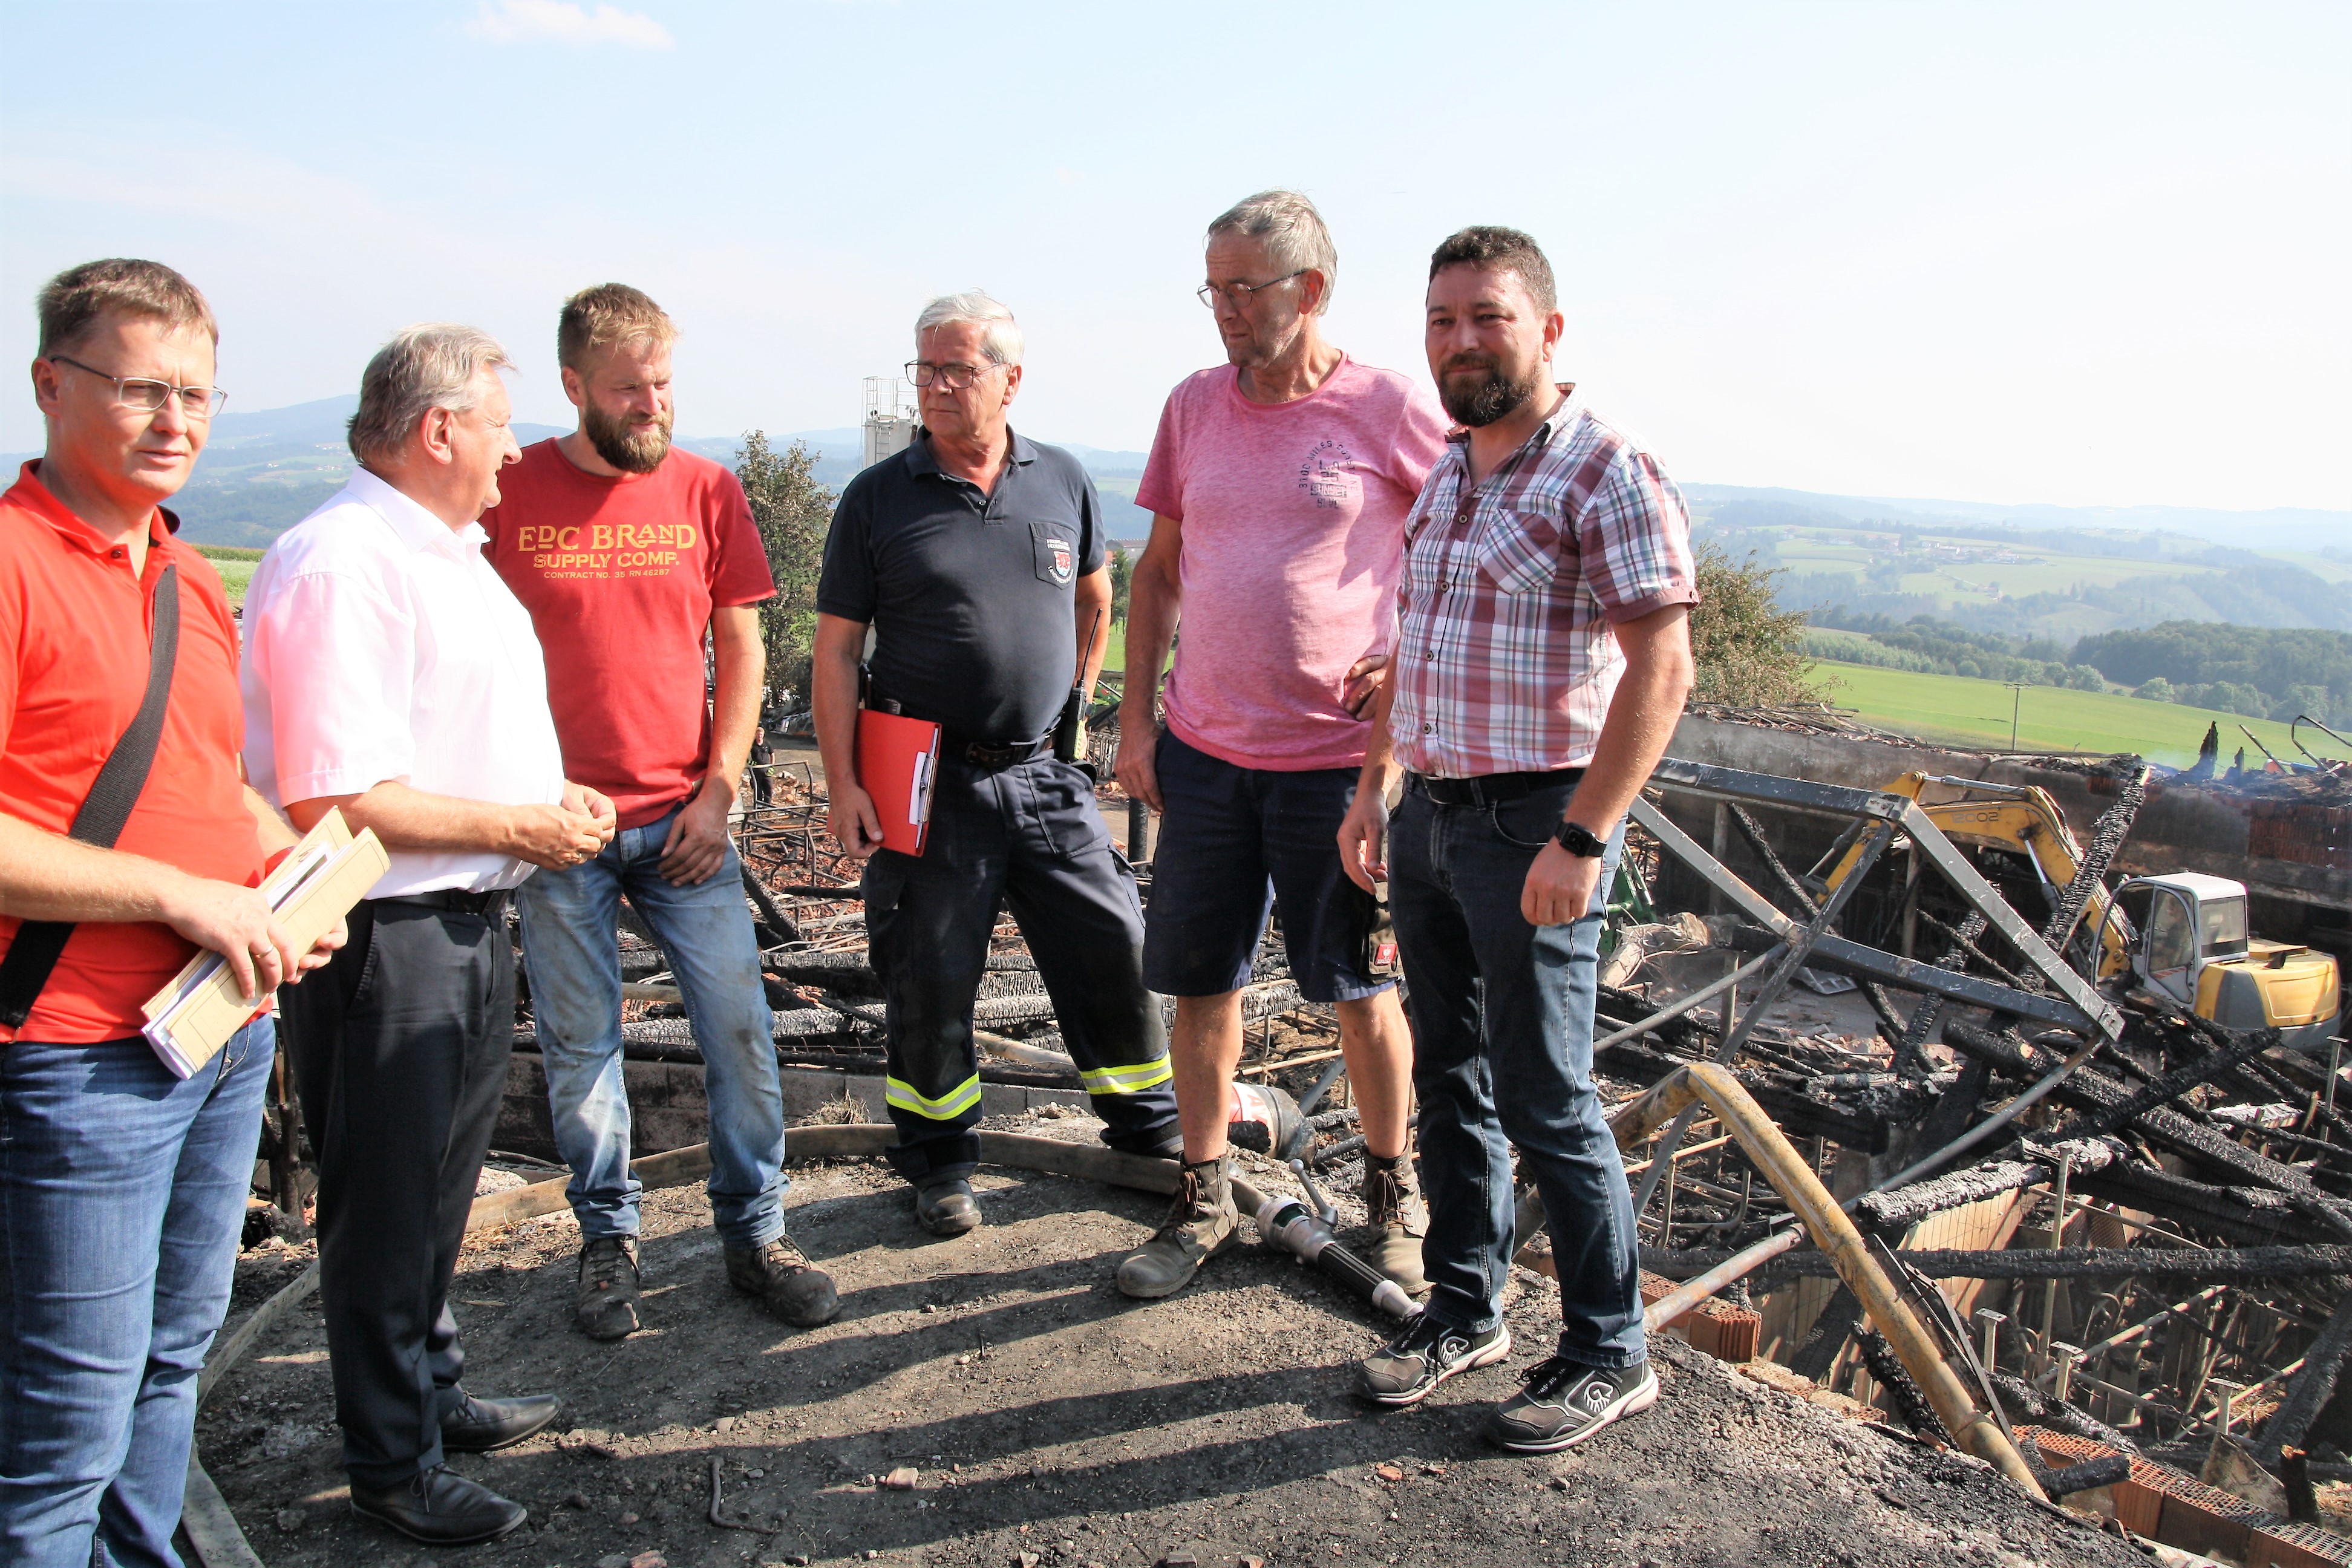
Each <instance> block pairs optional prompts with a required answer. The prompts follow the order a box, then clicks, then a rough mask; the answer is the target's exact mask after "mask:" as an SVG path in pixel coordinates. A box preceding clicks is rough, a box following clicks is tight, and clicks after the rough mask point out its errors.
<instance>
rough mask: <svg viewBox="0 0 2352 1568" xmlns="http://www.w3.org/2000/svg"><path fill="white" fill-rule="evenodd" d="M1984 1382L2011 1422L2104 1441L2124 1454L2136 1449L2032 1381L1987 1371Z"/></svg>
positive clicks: (2137, 1449)
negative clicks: (2031, 1382) (1997, 1398)
mask: <svg viewBox="0 0 2352 1568" xmlns="http://www.w3.org/2000/svg"><path fill="white" fill-rule="evenodd" d="M1985 1381H1986V1382H1988V1383H1990V1384H1992V1391H1993V1393H1995V1394H1998V1395H2000V1407H2001V1409H2002V1411H2003V1412H2004V1413H2005V1414H2007V1415H2008V1416H2009V1418H2010V1419H2011V1421H2031V1422H2032V1423H2033V1424H2034V1425H2035V1426H2047V1427H2049V1428H2050V1429H2051V1430H2052V1431H2053V1432H2063V1433H2065V1434H2067V1435H2068V1436H2074V1437H2087V1438H2089V1439H2090V1440H2091V1441H2092V1442H2094V1443H2105V1444H2106V1445H2107V1446H2108V1447H2112V1448H2120V1449H2122V1450H2123V1451H2124V1452H2125V1453H2126V1454H2137V1453H2138V1452H2139V1445H2138V1444H2137V1443H2135V1442H2133V1441H2132V1440H2131V1439H2130V1438H2129V1437H2126V1436H2124V1435H2123V1434H2122V1433H2120V1432H2118V1431H2116V1429H2115V1428H2114V1427H2112V1426H2108V1425H2107V1424H2106V1423H2105V1422H2104V1421H2102V1420H2100V1419H2099V1418H2098V1417H2097V1416H2095V1415H2092V1414H2091V1413H2090V1412H2089V1411H2087V1410H2084V1409H2082V1408H2081V1407H2080V1406H2077V1405H2069V1404H2067V1403H2066V1402H2065V1401H2064V1400H2063V1399H2053V1398H2051V1397H2050V1396H2049V1395H2048V1394H2043V1393H2042V1391H2041V1390H2040V1389H2038V1388H2036V1387H2034V1386H2033V1385H2032V1384H2029V1383H2026V1382H2024V1381H2023V1380H2021V1379H2019V1378H2014V1377H2011V1376H2010V1375H2009V1374H2008V1373H2004V1372H1987V1373H1985Z"/></svg>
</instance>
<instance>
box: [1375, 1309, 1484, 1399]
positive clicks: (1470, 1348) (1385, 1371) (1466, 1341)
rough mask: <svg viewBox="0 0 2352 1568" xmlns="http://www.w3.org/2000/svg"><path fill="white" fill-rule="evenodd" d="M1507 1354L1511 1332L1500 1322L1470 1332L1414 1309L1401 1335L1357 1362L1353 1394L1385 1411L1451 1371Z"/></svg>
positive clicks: (1421, 1394)
mask: <svg viewBox="0 0 2352 1568" xmlns="http://www.w3.org/2000/svg"><path fill="white" fill-rule="evenodd" d="M1510 1353H1511V1331H1510V1330H1508V1329H1507V1328H1505V1327H1504V1326H1503V1325H1502V1324H1500V1323H1497V1324H1496V1325H1495V1326H1494V1327H1493V1328H1491V1329H1488V1330H1487V1331H1486V1332H1484V1333H1476V1334H1474V1333H1472V1332H1471V1331H1469V1330H1467V1329H1457V1328H1455V1327H1454V1325H1452V1324H1451V1323H1441V1322H1439V1321H1436V1320H1435V1319H1433V1318H1432V1317H1431V1316H1430V1315H1429V1314H1428V1313H1426V1312H1421V1313H1416V1314H1415V1315H1414V1317H1413V1319H1412V1321H1411V1322H1409V1323H1407V1324H1405V1326H1404V1331H1402V1333H1400V1334H1398V1335H1397V1337H1396V1338H1394V1339H1392V1340H1391V1341H1390V1342H1388V1343H1387V1344H1384V1345H1382V1346H1381V1348H1380V1349H1379V1350H1377V1351H1374V1352H1372V1353H1371V1354H1370V1355H1369V1356H1367V1357H1366V1358H1364V1360H1363V1361H1362V1362H1361V1363H1359V1364H1358V1366H1357V1368H1356V1397H1357V1398H1359V1399H1360V1400H1362V1401H1364V1403H1366V1404H1367V1405H1381V1406H1382V1407H1383V1408H1386V1409H1391V1410H1394V1409H1402V1407H1404V1406H1405V1405H1418V1404H1420V1403H1421V1402H1422V1401H1423V1400H1424V1399H1426V1398H1428V1397H1429V1395H1430V1394H1431V1393H1432V1392H1433V1390H1434V1389H1435V1388H1436V1387H1437V1385H1438V1384H1441V1383H1444V1381H1445V1380H1446V1379H1447V1378H1449V1377H1452V1376H1453V1375H1454V1373H1457V1372H1468V1371H1469V1370H1470V1369H1471V1368H1473V1367H1480V1366H1486V1365H1489V1364H1491V1363H1495V1362H1498V1361H1500V1360H1502V1359H1503V1358H1504V1357H1505V1356H1507V1355H1508V1354H1510Z"/></svg>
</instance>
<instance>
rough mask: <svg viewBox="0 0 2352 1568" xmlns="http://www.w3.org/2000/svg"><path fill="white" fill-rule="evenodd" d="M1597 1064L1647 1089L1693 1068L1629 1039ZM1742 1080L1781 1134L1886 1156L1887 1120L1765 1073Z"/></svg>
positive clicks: (1601, 1054)
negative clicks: (1813, 1095) (1778, 1081)
mask: <svg viewBox="0 0 2352 1568" xmlns="http://www.w3.org/2000/svg"><path fill="white" fill-rule="evenodd" d="M1592 1062H1593V1066H1594V1067H1595V1068H1599V1069H1600V1070H1601V1071H1602V1072H1605V1073H1607V1074H1608V1075H1609V1076H1610V1077H1612V1078H1617V1079H1624V1080H1625V1081H1626V1082H1628V1083H1638V1084H1641V1085H1643V1086H1644V1087H1647V1086H1648V1085H1651V1084H1654V1083H1656V1082H1658V1081H1660V1080H1661V1079H1664V1078H1665V1077H1666V1076H1667V1075H1668V1074H1669V1073H1672V1072H1675V1071H1677V1070H1678V1069H1680V1068H1685V1067H1688V1066H1689V1065H1690V1064H1689V1063H1688V1062H1685V1061H1684V1060H1682V1059H1681V1058H1678V1057H1670V1056H1668V1055H1666V1054H1665V1053H1664V1052H1663V1051H1654V1050H1651V1049H1649V1048H1648V1047H1644V1046H1638V1045H1635V1044H1633V1042H1632V1041H1630V1040H1629V1041H1624V1042H1622V1043H1620V1044H1617V1045H1613V1046H1607V1047H1602V1048H1601V1049H1600V1050H1597V1051H1595V1052H1594V1053H1593V1056H1592ZM1739 1082H1740V1087H1742V1088H1743V1089H1747V1090H1748V1093H1749V1094H1750V1095H1753V1096H1754V1097H1755V1099H1756V1102H1757V1103H1758V1104H1759V1105H1761V1106H1762V1107H1763V1108H1764V1110H1765V1112H1766V1113H1767V1114H1768V1115H1769V1116H1770V1117H1771V1118H1772V1120H1773V1121H1776V1122H1778V1123H1779V1124H1780V1130H1781V1131H1783V1132H1786V1133H1788V1134H1789V1135H1790V1136H1791V1137H1795V1138H1826V1139H1828V1140H1829V1141H1830V1142H1832V1143H1835V1144H1837V1145H1838V1146H1839V1147H1841V1148H1845V1149H1855V1150H1859V1151H1861V1152H1864V1153H1867V1154H1883V1153H1885V1152H1886V1145H1887V1142H1888V1131H1887V1121H1886V1118H1885V1117H1884V1116H1879V1115H1874V1114H1873V1113H1871V1112H1870V1111H1867V1110H1855V1109H1853V1108H1851V1107H1848V1106H1844V1105H1841V1104H1839V1103H1837V1102H1836V1101H1835V1100H1815V1099H1813V1098H1811V1096H1809V1095H1804V1094H1800V1093H1798V1092H1797V1091H1796V1090H1794V1089H1783V1088H1781V1087H1780V1085H1778V1084H1775V1083H1773V1082H1771V1081H1770V1080H1769V1079H1766V1078H1765V1077H1764V1075H1762V1074H1761V1073H1749V1072H1744V1073H1741V1074H1740V1075H1739Z"/></svg>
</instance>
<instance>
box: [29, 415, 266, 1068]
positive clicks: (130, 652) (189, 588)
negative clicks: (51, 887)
mask: <svg viewBox="0 0 2352 1568" xmlns="http://www.w3.org/2000/svg"><path fill="white" fill-rule="evenodd" d="M39 468H40V464H39V463H38V462H37V461H36V462H30V463H26V465H25V467H24V471H23V472H22V473H21V474H20V475H19V476H18V478H17V480H16V484H15V485H14V486H12V487H11V488H10V489H9V490H8V492H7V493H6V494H5V495H0V812H5V813H6V814H7V815H8V816H13V817H16V818H17V819H18V820H20V821H23V822H29V823H31V824H32V825H33V826H36V827H43V828H47V829H48V830H49V831H50V832H52V833H63V832H65V831H66V829H67V828H68V827H69V826H72V824H73V818H74V813H75V812H76V811H78V810H79V809H80V807H81V803H82V800H83V798H84V797H85V796H87V795H89V786H90V784H92V783H93V782H94V781H95V780H96V779H97V777H98V771H99V769H100V767H101V766H102V765H103V764H104V763H105V762H106V758H107V754H108V753H109V752H111V751H113V749H114V744H115V742H117V741H119V740H121V738H122V731H124V730H125V729H126V728H128V727H129V725H130V723H131V717H132V715H133V714H135V713H137V712H138V710H139V702H140V699H141V698H142V696H144V695H145V693H146V690H147V659H148V627H149V625H150V622H151V619H152V614H153V606H154V596H155V584H156V583H157V582H158V581H160V580H161V579H162V577H163V568H164V567H165V566H166V565H173V566H177V567H178V568H179V569H180V572H179V580H180V647H179V656H178V658H177V660H176V661H175V662H174V664H173V671H172V702H171V707H170V709H169V710H167V712H166V714H165V716H164V720H163V739H162V740H161V741H160V742H158V744H157V746H156V749H155V762H154V765H153V767H152V768H151V769H150V770H149V772H148V774H147V786H146V788H145V789H144V790H142V791H141V793H140V795H139V804H138V805H137V806H136V807H134V808H133V809H132V811H131V819H130V821H128V822H127V823H125V824H124V825H123V828H122V836H121V837H120V838H118V839H116V840H115V845H114V847H116V848H117V849H120V850H123V851H125V852H127V853H130V854H133V855H142V856H145V857H146V858H149V859H151V860H161V861H163V862H164V863H165V864H167V865H171V866H176V867H178V868H180V869H181V870H184V871H186V872H189V873H191V874H192V875H194V876H198V877H209V878H214V879H218V880H220V881H224V882H235V883H238V884H241V885H243V886H245V887H253V886H255V885H256V884H257V883H258V882H259V881H260V880H261V869H262V862H263V855H262V849H261V838H260V835H259V834H258V833H257V831H256V829H255V826H254V821H253V816H252V814H251V813H250V812H249V811H247V809H246V805H245V790H244V784H243V781H242V780H241V779H240V778H239V777H238V775H237V755H238V753H239V752H241V751H242V750H243V747H244V739H245V713H244V709H243V707H242V705H241V703H240V701H239V700H238V696H237V686H236V654H237V639H236V620H235V619H234V617H232V616H230V614H229V608H228V596H227V595H226V594H224V593H223V592H222V591H221V583H220V574H218V573H216V572H215V571H214V570H213V567H212V563H210V562H208V561H206V560H205V558H204V557H203V556H202V555H200V554H198V553H197V552H195V551H194V549H193V548H191V547H190V546H188V545H185V544H183V543H181V542H179V541H178V540H176V539H174V538H173V537H172V533H171V524H170V521H169V520H168V519H167V518H166V517H165V515H164V514H163V512H162V511H161V510H158V511H157V513H156V515H155V517H154V518H153V519H152V520H151V521H150V522H149V523H148V538H149V540H150V544H149V547H148V551H147V564H146V571H145V574H144V576H143V577H134V576H132V575H131V559H130V553H129V552H127V551H125V550H123V549H121V547H119V546H117V545H115V544H113V543H112V542H110V541H108V540H106V539H104V538H102V537H101V536H100V534H99V533H98V531H96V530H95V529H93V528H91V527H90V526H89V524H88V523H86V522H84V521H81V520H80V519H79V518H78V517H76V516H75V515H74V514H73V513H72V512H70V511H68V510H66V508H65V507H64V505H63V504H61V503H60V502H59V501H58V499H57V498H56V497H55V496H53V495H51V494H50V493H49V492H48V489H47V488H46V487H45V486H44V485H42V483H41V481H40V479H39V477H38V473H37V470H38V469H39ZM19 923H20V922H19V921H16V919H14V918H12V917H8V916H0V953H5V952H6V951H7V948H8V945H9V943H11V942H14V941H15V940H16V928H17V926H18V924H19ZM193 952H195V948H194V945H193V944H191V943H190V942H187V941H186V940H185V939H184V938H183V937H181V936H180V935H179V934H178V933H176V932H174V931H173V930H172V929H171V928H170V927H169V926H165V925H162V924H157V923H152V922H150V923H142V924H106V923H99V922H89V921H85V922H83V923H82V924H80V925H79V926H77V927H75V928H74V933H73V938H72V940H71V941H69V942H67V943H66V948H65V952H64V954H63V955H62V956H61V957H60V958H59V959H58V966H57V969H56V970H55V971H54V972H53V973H51V974H50V976H49V983H48V984H47V987H45V988H44V989H43V990H42V992H41V999H40V1001H39V1002H37V1003H36V1004H35V1005H34V1007H33V1012H32V1016H30V1017H28V1018H26V1020H25V1024H24V1026H23V1027H22V1028H21V1029H18V1030H16V1031H15V1034H16V1035H17V1036H21V1037H24V1038H26V1039H28V1040H47V1041H54V1042H57V1043H58V1044H63V1045H79V1044H87V1043H89V1042H92V1041H98V1040H118V1039H122V1038H124V1037H129V1036H131V1035H136V1034H137V1033H138V1032H139V1027H140V1025H141V1023H142V1016H141V1015H140V1011H139V1006H140V1004H141V1003H142V1002H144V1001H145V1000H146V999H147V998H148V997H150V996H152V995H153V994H155V991H156V989H157V988H158V987H159V986H161V985H162V984H163V983H164V982H165V981H167V980H169V979H170V978H171V977H172V976H173V974H174V973H177V972H178V970H179V968H180V966H181V965H182V964H184V963H187V961H188V958H189V955H190V954H192V953H193ZM11 1037H12V1036H11V1034H10V1032H9V1031H8V1030H7V1029H6V1028H5V1027H0V1039H6V1038H11Z"/></svg>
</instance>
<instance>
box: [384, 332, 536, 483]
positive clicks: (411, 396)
mask: <svg viewBox="0 0 2352 1568" xmlns="http://www.w3.org/2000/svg"><path fill="white" fill-rule="evenodd" d="M512 363H514V362H513V360H511V359H509V357H508V355H507V351H506V350H505V349H503V348H501V347H500V346H499V341H498V339H496V338H494V337H492V336H490V334H489V333H488V332H486V331H482V330H481V329H480V328H478V327H464V326H459V325H457V323H456V322H454V321H424V322H420V323H419V324H417V325H416V326H414V327H406V328H404V329H402V330H401V331H399V332H397V333H395V334H394V337H393V340H392V342H388V343H386V344H384V345H383V347H382V348H380V349H378V350H376V351H375V357H374V358H373V359H372V360H370V361H368V364H367V369H366V370H365V371H363V372H362V373H361V374H360V406H359V412H357V413H356V414H353V415H352V427H351V434H350V437H349V438H350V441H351V447H352V457H354V458H358V459H359V460H360V462H361V463H362V464H363V465H364V464H367V463H369V462H380V461H383V460H384V459H387V458H394V457H397V456H398V455H399V452H400V449H401V447H402V446H404V444H405V443H406V442H407V440H408V437H409V436H410V434H411V433H413V432H414V431H415V428H416V423H417V421H418V420H420V419H422V418H424V417H425V415H426V414H428V413H430V412H431V411H432V410H434V409H436V408H447V409H453V410H457V411H460V412H462V411H463V410H465V409H468V408H471V407H473V406H474V405H476V404H477V403H479V402H480V401H481V400H482V394H481V388H480V387H479V385H478V384H477V378H478V377H479V376H480V374H482V372H484V371H486V370H496V369H498V368H499V366H500V365H502V364H512Z"/></svg>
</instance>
